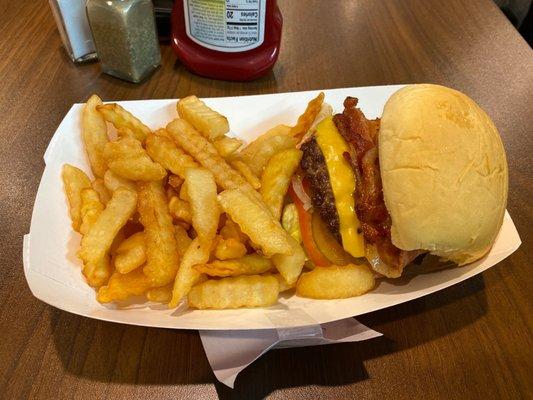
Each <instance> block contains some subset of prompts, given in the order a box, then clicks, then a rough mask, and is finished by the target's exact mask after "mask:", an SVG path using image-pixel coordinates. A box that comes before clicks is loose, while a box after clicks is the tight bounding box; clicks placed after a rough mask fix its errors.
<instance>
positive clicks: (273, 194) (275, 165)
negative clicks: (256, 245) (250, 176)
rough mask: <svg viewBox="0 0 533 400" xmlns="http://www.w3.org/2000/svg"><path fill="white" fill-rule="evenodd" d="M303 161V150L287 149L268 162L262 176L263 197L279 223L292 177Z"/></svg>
mask: <svg viewBox="0 0 533 400" xmlns="http://www.w3.org/2000/svg"><path fill="white" fill-rule="evenodd" d="M301 159H302V151H301V150H297V149H287V150H283V151H280V152H279V153H277V154H275V155H274V156H272V158H271V159H270V160H269V161H268V163H267V165H266V167H265V170H264V171H263V175H262V176H261V191H260V193H261V196H263V201H264V202H265V204H266V205H267V207H268V208H269V209H270V212H272V215H273V216H274V218H275V219H276V220H278V221H279V219H280V217H281V209H282V207H283V201H284V199H285V195H286V194H287V190H288V189H289V184H290V183H291V178H292V175H293V174H294V172H295V171H296V169H297V168H298V166H299V165H300V160H301Z"/></svg>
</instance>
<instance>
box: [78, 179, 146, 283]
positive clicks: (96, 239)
mask: <svg viewBox="0 0 533 400" xmlns="http://www.w3.org/2000/svg"><path fill="white" fill-rule="evenodd" d="M136 204H137V194H136V193H135V192H133V191H131V190H129V189H125V188H119V189H117V190H116V191H115V192H114V193H113V197H111V200H109V203H107V206H106V208H105V209H104V210H103V211H102V212H101V213H100V215H99V216H98V219H97V220H96V221H95V222H94V223H93V224H92V226H91V227H90V228H89V231H88V232H87V233H86V234H85V235H84V236H83V238H82V239H81V247H80V251H79V257H80V258H81V259H82V260H83V264H84V265H83V274H84V275H85V277H86V278H87V281H88V282H89V284H90V285H91V286H101V285H103V284H104V283H105V282H106V281H107V279H108V278H109V275H110V274H111V268H110V266H109V251H110V249H111V246H112V245H113V242H114V241H115V238H116V236H117V235H118V233H119V232H120V230H121V229H122V227H123V226H124V225H126V222H127V221H128V219H129V218H130V217H131V216H132V215H133V213H134V212H135V206H136Z"/></svg>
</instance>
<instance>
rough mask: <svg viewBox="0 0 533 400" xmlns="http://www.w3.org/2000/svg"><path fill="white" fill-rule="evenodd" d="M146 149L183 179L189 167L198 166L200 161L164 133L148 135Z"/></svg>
mask: <svg viewBox="0 0 533 400" xmlns="http://www.w3.org/2000/svg"><path fill="white" fill-rule="evenodd" d="M158 132H159V131H158ZM146 151H147V152H148V155H149V156H150V157H152V159H153V160H155V161H157V162H158V163H159V164H161V165H162V166H163V167H165V168H166V169H168V170H169V171H170V172H172V173H173V174H176V175H178V176H179V177H181V178H182V179H185V171H186V170H187V168H191V167H197V166H198V163H197V162H196V161H194V160H193V158H192V157H191V156H190V155H188V154H186V153H185V152H184V151H183V150H182V149H181V148H180V147H178V146H177V145H176V144H175V143H174V141H173V140H171V139H169V138H168V137H167V136H164V135H162V134H158V135H154V134H150V135H148V139H147V140H146Z"/></svg>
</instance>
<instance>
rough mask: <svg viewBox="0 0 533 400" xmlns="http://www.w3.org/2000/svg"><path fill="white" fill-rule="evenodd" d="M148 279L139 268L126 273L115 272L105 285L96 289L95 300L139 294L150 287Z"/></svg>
mask: <svg viewBox="0 0 533 400" xmlns="http://www.w3.org/2000/svg"><path fill="white" fill-rule="evenodd" d="M151 285H152V283H151V282H150V279H149V278H148V277H147V276H146V275H144V274H143V272H142V270H141V269H136V270H134V271H131V272H130V273H127V274H121V273H118V272H115V273H114V274H113V275H112V276H111V278H110V279H109V282H108V284H107V286H102V287H101V288H100V289H99V290H98V296H97V300H98V301H99V302H100V303H110V302H112V301H121V300H126V299H127V298H128V297H130V296H141V295H143V294H144V293H145V292H146V291H147V290H148V289H149V288H150V287H151Z"/></svg>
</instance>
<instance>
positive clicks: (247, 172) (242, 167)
mask: <svg viewBox="0 0 533 400" xmlns="http://www.w3.org/2000/svg"><path fill="white" fill-rule="evenodd" d="M230 165H231V166H232V167H233V168H235V170H237V171H238V172H239V173H240V174H241V175H242V177H243V178H244V179H246V180H247V181H248V183H249V184H250V185H251V186H252V187H253V188H254V189H259V188H260V187H261V181H260V180H259V178H258V177H257V176H255V175H254V173H253V172H252V170H251V169H250V167H249V166H248V165H247V164H245V163H244V161H242V160H231V161H230Z"/></svg>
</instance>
